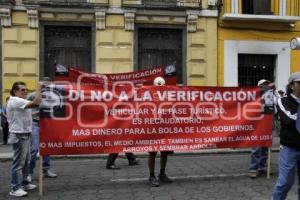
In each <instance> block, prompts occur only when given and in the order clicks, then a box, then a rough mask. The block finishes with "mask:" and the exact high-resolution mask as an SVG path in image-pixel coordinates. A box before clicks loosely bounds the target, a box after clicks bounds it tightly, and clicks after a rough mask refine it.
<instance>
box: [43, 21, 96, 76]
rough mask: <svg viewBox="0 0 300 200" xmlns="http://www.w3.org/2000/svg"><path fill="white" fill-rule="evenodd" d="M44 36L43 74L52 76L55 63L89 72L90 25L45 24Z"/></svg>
mask: <svg viewBox="0 0 300 200" xmlns="http://www.w3.org/2000/svg"><path fill="white" fill-rule="evenodd" d="M44 36H45V54H44V60H45V67H44V76H49V77H54V73H55V67H54V66H55V65H56V64H61V65H64V66H67V67H69V66H72V67H79V68H81V69H82V70H83V71H86V72H91V69H92V66H91V61H92V59H91V49H92V48H91V47H92V42H91V41H92V34H91V27H90V26H85V27H83V26H45V29H44Z"/></svg>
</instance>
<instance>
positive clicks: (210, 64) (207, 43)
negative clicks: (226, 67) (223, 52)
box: [187, 18, 218, 86]
mask: <svg viewBox="0 0 300 200" xmlns="http://www.w3.org/2000/svg"><path fill="white" fill-rule="evenodd" d="M217 77H218V74H217V20H216V19H214V18H199V19H198V23H197V31H196V32H195V33H188V36H187V80H188V81H187V84H188V85H205V86H216V85H217Z"/></svg>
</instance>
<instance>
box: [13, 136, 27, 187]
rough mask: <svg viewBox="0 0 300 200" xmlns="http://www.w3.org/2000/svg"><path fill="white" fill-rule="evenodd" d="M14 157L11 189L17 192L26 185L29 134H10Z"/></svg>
mask: <svg viewBox="0 0 300 200" xmlns="http://www.w3.org/2000/svg"><path fill="white" fill-rule="evenodd" d="M10 135H11V136H10V137H11V138H12V136H13V140H11V144H12V147H13V151H14V155H13V162H12V167H11V177H12V179H11V189H12V190H13V191H15V190H18V189H19V188H20V187H22V186H23V185H27V184H28V181H27V176H28V172H29V157H30V155H29V133H20V134H13V133H11V134H10Z"/></svg>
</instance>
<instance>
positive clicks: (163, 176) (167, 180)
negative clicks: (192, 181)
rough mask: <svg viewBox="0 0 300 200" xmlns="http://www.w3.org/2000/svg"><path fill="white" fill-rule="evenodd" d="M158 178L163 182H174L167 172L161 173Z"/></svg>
mask: <svg viewBox="0 0 300 200" xmlns="http://www.w3.org/2000/svg"><path fill="white" fill-rule="evenodd" d="M158 180H159V182H162V183H173V181H172V180H171V179H170V178H169V177H168V176H167V175H166V174H159V175H158Z"/></svg>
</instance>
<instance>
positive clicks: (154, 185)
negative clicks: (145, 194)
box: [149, 176, 159, 187]
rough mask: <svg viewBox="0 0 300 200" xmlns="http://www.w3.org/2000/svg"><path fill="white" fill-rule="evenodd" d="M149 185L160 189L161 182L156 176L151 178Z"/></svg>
mask: <svg viewBox="0 0 300 200" xmlns="http://www.w3.org/2000/svg"><path fill="white" fill-rule="evenodd" d="M149 183H150V185H151V186H152V187H159V182H158V180H157V178H156V177H155V176H150V177H149Z"/></svg>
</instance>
